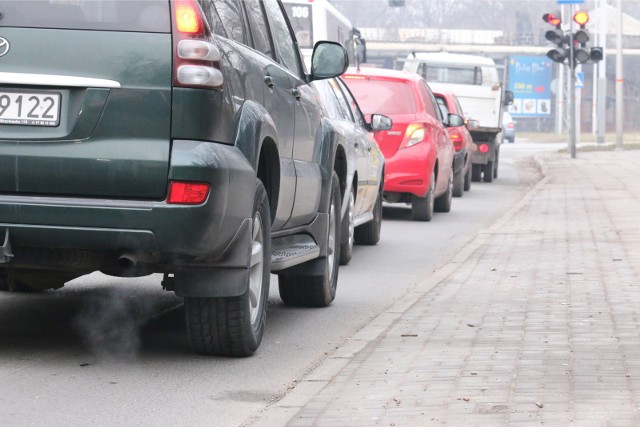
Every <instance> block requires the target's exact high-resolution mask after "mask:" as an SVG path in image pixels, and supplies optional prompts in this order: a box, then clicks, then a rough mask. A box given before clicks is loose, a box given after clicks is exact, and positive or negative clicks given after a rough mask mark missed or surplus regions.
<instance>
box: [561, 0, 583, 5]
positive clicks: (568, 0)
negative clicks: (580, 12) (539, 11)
mask: <svg viewBox="0 0 640 427" xmlns="http://www.w3.org/2000/svg"><path fill="white" fill-rule="evenodd" d="M557 2H558V4H582V3H584V0H557Z"/></svg>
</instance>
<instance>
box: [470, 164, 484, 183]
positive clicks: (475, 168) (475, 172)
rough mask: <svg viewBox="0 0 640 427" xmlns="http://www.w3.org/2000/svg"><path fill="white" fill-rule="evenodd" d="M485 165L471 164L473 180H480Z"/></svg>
mask: <svg viewBox="0 0 640 427" xmlns="http://www.w3.org/2000/svg"><path fill="white" fill-rule="evenodd" d="M483 167H484V166H483V165H478V164H473V165H471V181H473V182H480V179H481V178H482V169H483Z"/></svg>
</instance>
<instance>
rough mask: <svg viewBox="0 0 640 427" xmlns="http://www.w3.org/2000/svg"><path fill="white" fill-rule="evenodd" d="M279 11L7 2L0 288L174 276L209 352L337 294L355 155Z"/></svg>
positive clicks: (220, 4) (194, 337) (329, 56)
mask: <svg viewBox="0 0 640 427" xmlns="http://www.w3.org/2000/svg"><path fill="white" fill-rule="evenodd" d="M292 34H293V33H292V30H291V27H290V24H289V22H288V21H287V18H286V15H285V13H284V12H283V8H282V5H281V3H280V1H279V0H242V1H241V0H197V1H196V0H171V1H169V0H143V1H134V0H131V1H121V0H104V1H98V0H76V1H73V2H58V1H53V0H45V1H3V2H2V3H0V289H2V290H5V291H14V290H31V289H36V290H43V289H56V288H60V287H61V286H63V285H64V283H66V282H68V281H70V280H72V279H74V278H76V277H79V276H81V275H83V274H87V273H90V272H93V271H101V272H104V273H106V274H110V275H115V276H121V277H136V276H142V275H147V274H151V273H163V274H164V279H163V281H162V286H163V287H164V288H165V289H167V290H170V291H174V292H175V293H176V294H177V295H179V296H181V297H184V301H185V312H186V324H187V331H188V334H189V338H190V341H191V344H192V346H193V348H194V349H195V350H196V351H197V352H201V353H206V354H216V355H227V356H248V355H251V354H253V352H254V351H255V350H256V349H257V347H258V346H259V344H260V341H261V338H262V335H263V329H264V324H265V318H266V306H267V297H268V293H269V277H270V276H269V273H270V272H274V273H277V274H278V279H279V290H280V295H281V298H282V300H283V301H284V302H285V303H287V304H293V305H302V306H326V305H329V304H330V303H331V302H332V301H333V299H334V297H335V292H336V282H337V275H338V262H337V260H338V259H339V257H340V255H339V250H340V244H339V242H340V222H341V218H340V210H341V200H342V199H343V197H344V182H345V180H346V166H345V165H346V161H345V151H344V148H343V147H342V146H341V145H340V144H339V142H337V137H336V135H335V132H334V129H333V126H332V125H331V123H330V122H329V121H328V119H327V118H326V117H324V113H323V111H322V109H321V107H320V102H319V101H318V94H317V93H316V92H315V89H314V88H313V87H311V86H310V82H311V81H313V80H317V79H324V78H330V77H334V76H337V75H340V74H341V73H343V72H344V70H345V67H346V66H347V57H346V51H345V49H344V48H343V47H342V46H341V45H339V44H337V43H331V42H321V43H318V44H317V45H316V47H315V50H314V56H313V59H312V64H313V65H312V69H311V72H310V73H307V72H306V70H305V67H304V65H303V62H302V59H301V56H300V53H299V50H298V46H297V43H296V41H295V37H294V36H293V35H292Z"/></svg>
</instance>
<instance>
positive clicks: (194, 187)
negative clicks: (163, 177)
mask: <svg viewBox="0 0 640 427" xmlns="http://www.w3.org/2000/svg"><path fill="white" fill-rule="evenodd" d="M210 188H211V185H210V184H209V183H207V182H183V181H171V182H170V183H169V198H168V199H167V203H169V204H177V205H199V204H200V203H202V202H204V201H205V200H207V197H208V196H209V189H210Z"/></svg>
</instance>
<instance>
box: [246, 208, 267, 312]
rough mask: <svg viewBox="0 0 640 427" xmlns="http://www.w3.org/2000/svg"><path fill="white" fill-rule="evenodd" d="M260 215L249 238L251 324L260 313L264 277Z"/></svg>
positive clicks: (254, 219) (262, 236) (255, 220)
mask: <svg viewBox="0 0 640 427" xmlns="http://www.w3.org/2000/svg"><path fill="white" fill-rule="evenodd" d="M262 231H263V227H262V215H260V213H259V212H258V213H256V216H255V217H254V218H253V232H252V238H251V263H250V265H249V313H250V318H251V324H252V325H253V324H255V322H256V320H257V319H258V315H259V311H260V301H261V299H262V289H263V286H262V285H263V283H262V280H263V276H264V274H263V273H264V233H263V232H262Z"/></svg>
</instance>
